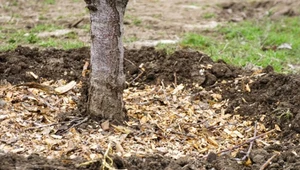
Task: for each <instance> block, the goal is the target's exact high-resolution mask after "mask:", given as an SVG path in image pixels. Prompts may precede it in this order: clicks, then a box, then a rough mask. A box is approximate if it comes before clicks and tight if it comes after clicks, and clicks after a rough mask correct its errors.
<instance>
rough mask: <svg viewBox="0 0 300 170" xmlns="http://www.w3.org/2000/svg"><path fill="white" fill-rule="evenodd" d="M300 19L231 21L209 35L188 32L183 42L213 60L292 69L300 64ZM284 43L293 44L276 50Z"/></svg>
mask: <svg viewBox="0 0 300 170" xmlns="http://www.w3.org/2000/svg"><path fill="white" fill-rule="evenodd" d="M299 35H300V19H299V18H283V19H282V20H280V21H271V20H268V19H266V20H264V21H261V22H258V21H245V22H241V23H230V24H227V25H225V26H221V27H219V28H217V29H216V30H215V31H214V32H212V33H209V34H206V33H203V34H195V33H187V34H185V35H184V37H183V39H182V41H181V42H180V43H179V45H180V46H181V47H183V48H192V49H196V50H200V51H203V52H204V53H206V54H208V55H210V56H211V57H212V58H213V59H215V60H218V59H222V60H224V61H226V62H227V63H230V64H234V65H238V66H245V65H247V64H248V63H252V64H254V65H257V66H262V67H266V66H267V65H271V66H273V67H274V69H275V71H277V72H286V71H288V70H287V69H286V68H287V64H289V63H300V60H299V55H300V39H299V38H298V37H299ZM283 43H288V44H292V50H288V49H283V50H272V49H271V48H270V47H278V46H280V45H281V44H283ZM263 47H264V48H267V49H269V50H262V48H263Z"/></svg>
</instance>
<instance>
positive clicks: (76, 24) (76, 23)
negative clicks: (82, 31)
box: [71, 18, 84, 28]
mask: <svg viewBox="0 0 300 170" xmlns="http://www.w3.org/2000/svg"><path fill="white" fill-rule="evenodd" d="M83 20H84V18H81V19H80V20H78V21H77V22H75V23H74V24H72V25H71V27H73V28H77V26H78V25H79V24H80V23H81V22H82V21H83Z"/></svg>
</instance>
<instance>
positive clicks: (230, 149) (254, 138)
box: [217, 129, 275, 154]
mask: <svg viewBox="0 0 300 170" xmlns="http://www.w3.org/2000/svg"><path fill="white" fill-rule="evenodd" d="M273 131H275V129H272V130H270V131H268V132H266V133H263V134H260V135H258V136H256V137H252V138H249V139H248V140H246V141H245V142H242V143H241V144H239V145H236V146H234V147H232V148H229V149H225V150H222V151H220V152H218V153H217V154H221V153H223V152H228V151H232V150H234V149H237V148H239V147H241V146H243V145H245V144H246V143H249V142H252V141H254V140H256V139H258V138H260V137H262V136H265V135H267V134H269V133H271V132H273Z"/></svg>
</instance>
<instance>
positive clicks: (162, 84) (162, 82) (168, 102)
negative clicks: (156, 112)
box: [161, 80, 170, 106]
mask: <svg viewBox="0 0 300 170" xmlns="http://www.w3.org/2000/svg"><path fill="white" fill-rule="evenodd" d="M161 86H162V91H163V92H164V96H165V101H166V102H167V104H168V106H170V101H169V100H168V97H167V93H166V91H165V89H166V87H165V84H164V81H163V80H162V81H161Z"/></svg>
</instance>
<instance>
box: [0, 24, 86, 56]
mask: <svg viewBox="0 0 300 170" xmlns="http://www.w3.org/2000/svg"><path fill="white" fill-rule="evenodd" d="M63 28H64V27H62V26H58V25H45V24H40V25H36V26H35V27H34V28H32V29H30V30H27V29H14V28H8V27H6V28H4V27H0V42H1V43H0V51H7V50H13V49H15V48H16V47H17V46H18V45H32V46H38V47H45V48H47V47H54V48H62V49H72V48H80V47H83V46H85V44H84V43H83V42H81V41H80V40H78V35H77V34H76V33H75V32H70V33H68V34H66V35H63V36H61V37H51V38H49V37H43V38H41V37H38V36H37V34H38V33H41V32H51V31H55V30H59V29H63Z"/></svg>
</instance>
